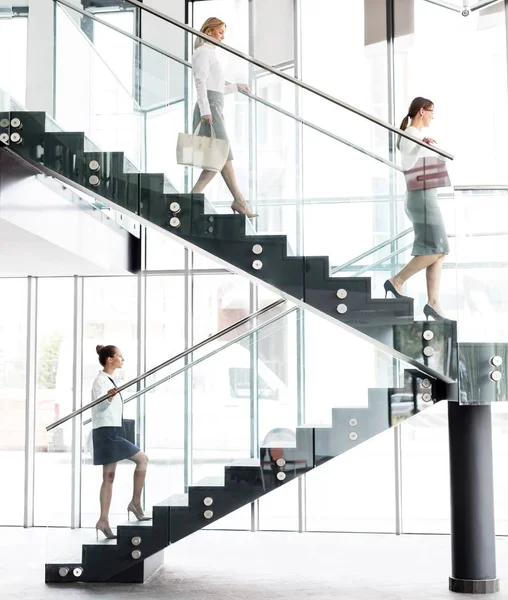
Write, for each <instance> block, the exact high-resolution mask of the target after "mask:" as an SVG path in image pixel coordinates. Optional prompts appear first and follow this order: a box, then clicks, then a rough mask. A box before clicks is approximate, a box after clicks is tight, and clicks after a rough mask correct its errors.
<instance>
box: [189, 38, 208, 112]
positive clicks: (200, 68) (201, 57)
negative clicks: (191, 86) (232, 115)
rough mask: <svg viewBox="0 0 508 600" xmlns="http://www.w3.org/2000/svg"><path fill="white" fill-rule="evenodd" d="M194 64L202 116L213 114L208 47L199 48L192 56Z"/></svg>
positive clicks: (195, 81)
mask: <svg viewBox="0 0 508 600" xmlns="http://www.w3.org/2000/svg"><path fill="white" fill-rule="evenodd" d="M192 66H193V73H194V83H195V84H196V91H197V94H198V97H197V102H198V106H199V112H200V113H201V116H202V117H203V116H204V115H211V114H212V111H211V109H210V103H209V102H208V94H207V88H206V80H207V79H208V75H209V73H210V55H209V53H208V52H207V50H206V48H203V46H201V48H199V49H198V50H196V52H194V55H193V57H192Z"/></svg>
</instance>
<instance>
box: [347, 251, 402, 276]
mask: <svg viewBox="0 0 508 600" xmlns="http://www.w3.org/2000/svg"><path fill="white" fill-rule="evenodd" d="M412 245H413V244H412V243H411V244H408V245H407V246H404V247H403V248H397V250H394V251H393V252H390V254H388V255H387V256H383V258H380V259H379V260H377V261H376V262H374V263H372V264H371V265H367V266H366V267H362V268H361V269H360V270H359V271H357V272H356V273H355V274H354V276H355V277H358V276H359V275H362V274H363V273H366V272H367V271H370V270H371V269H374V268H375V267H377V266H378V265H381V264H383V263H384V262H386V261H387V260H390V258H393V257H394V256H398V255H399V254H402V252H405V251H406V250H408V249H409V248H411V246H412Z"/></svg>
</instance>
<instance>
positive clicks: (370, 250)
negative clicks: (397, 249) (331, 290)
mask: <svg viewBox="0 0 508 600" xmlns="http://www.w3.org/2000/svg"><path fill="white" fill-rule="evenodd" d="M411 231H413V228H412V227H408V228H407V229H404V231H401V232H400V233H398V234H397V235H394V236H393V237H391V238H390V239H388V240H385V241H384V242H381V243H380V244H378V245H377V246H374V247H373V248H370V249H369V250H366V251H365V252H362V253H361V254H359V255H358V256H355V258H352V259H351V260H348V261H347V262H346V263H344V264H343V265H339V266H337V267H332V275H335V273H338V272H339V271H342V270H343V269H347V268H348V267H350V266H351V265H354V264H355V263H356V262H357V261H359V260H362V258H365V257H367V256H369V255H370V254H373V253H374V252H377V251H378V250H382V249H383V248H384V247H385V246H389V245H390V244H392V243H393V242H396V241H397V240H398V239H400V238H401V237H404V236H405V235H407V234H408V233H411Z"/></svg>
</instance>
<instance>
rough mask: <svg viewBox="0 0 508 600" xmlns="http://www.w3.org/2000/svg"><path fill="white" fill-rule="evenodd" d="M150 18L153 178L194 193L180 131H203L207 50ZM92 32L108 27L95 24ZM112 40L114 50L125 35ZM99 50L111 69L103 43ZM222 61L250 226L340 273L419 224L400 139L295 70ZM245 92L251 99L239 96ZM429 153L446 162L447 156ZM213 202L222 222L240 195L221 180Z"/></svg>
mask: <svg viewBox="0 0 508 600" xmlns="http://www.w3.org/2000/svg"><path fill="white" fill-rule="evenodd" d="M100 7H101V2H100V1H99V2H98V3H97V8H100ZM66 10H67V11H70V9H68V8H66ZM70 12H72V11H70ZM74 12H75V11H74ZM96 16H97V18H100V10H97V11H96ZM143 19H145V20H146V22H147V23H148V26H147V27H144V28H143V40H142V42H141V43H138V42H136V41H133V40H131V43H132V45H133V47H135V48H137V50H134V49H133V51H132V53H131V54H135V52H137V53H138V54H139V55H140V56H142V58H143V60H139V61H137V62H136V61H135V62H134V65H135V69H134V70H135V72H136V73H137V74H136V75H135V80H136V82H137V85H138V87H137V88H136V89H137V92H136V99H137V102H138V104H139V109H140V110H141V113H142V114H143V115H144V116H143V120H144V131H145V137H144V139H143V141H142V147H143V149H142V151H141V154H142V155H143V156H144V157H145V161H144V163H143V170H152V169H153V168H156V169H157V170H158V171H159V172H163V173H164V174H165V176H166V178H167V179H169V181H172V182H173V183H174V184H175V187H177V188H178V191H180V192H182V191H190V190H191V189H192V186H193V185H194V182H195V181H196V179H197V177H198V175H199V170H198V169H192V168H189V167H183V166H181V165H177V164H176V161H175V158H174V154H175V150H176V142H177V137H178V133H180V132H181V131H187V132H189V131H191V130H192V128H193V115H194V111H195V105H196V98H197V94H196V90H195V86H194V81H193V71H192V68H191V66H192V64H191V59H192V55H193V52H194V46H195V44H196V42H197V43H198V45H199V44H201V42H202V40H201V39H200V38H197V36H195V35H193V34H191V33H184V32H183V30H182V29H181V28H179V27H177V26H176V25H175V24H172V23H169V22H167V21H165V20H163V19H161V18H159V17H157V16H156V15H153V14H150V13H149V11H143ZM93 27H94V28H97V29H101V28H102V29H104V28H106V27H107V26H106V25H103V24H101V23H98V22H97V21H95V22H94V23H93ZM113 33H114V36H113V34H111V35H112V37H111V39H112V40H113V38H115V39H116V37H117V36H118V35H121V34H120V33H119V32H117V31H113ZM168 40H170V41H168ZM227 41H228V39H226V40H225V42H226V43H227ZM156 48H157V49H159V51H158V50H157V49H156ZM94 50H95V52H96V53H97V54H98V55H99V56H102V57H103V59H104V60H106V59H105V58H104V52H103V50H102V49H101V48H100V47H99V45H98V44H94ZM212 51H213V52H215V54H216V56H217V57H218V58H219V62H220V63H221V65H222V68H223V71H224V75H225V79H226V81H227V82H228V86H229V87H228V89H227V91H232V92H234V91H235V87H236V93H231V94H227V95H226V96H225V101H224V110H223V112H224V117H225V122H226V125H227V130H228V135H229V138H230V143H231V147H232V149H233V153H234V157H235V158H234V161H233V164H234V167H235V170H236V177H237V181H238V185H239V188H240V190H241V191H242V193H243V195H244V196H245V198H246V199H247V201H248V202H249V203H250V205H251V207H252V209H253V210H254V211H256V212H257V213H258V214H259V217H258V218H257V219H255V220H253V221H252V226H253V227H254V228H255V229H256V230H257V231H258V232H259V233H267V234H269V233H272V234H273V233H283V234H285V235H286V236H287V238H288V242H289V246H290V252H291V253H295V254H298V255H327V256H330V258H331V264H341V263H344V262H345V261H347V260H348V259H350V258H352V257H353V256H355V255H357V254H359V253H360V252H362V251H363V250H364V249H365V248H369V247H372V246H376V245H377V244H379V243H381V242H382V241H384V240H387V239H389V238H390V237H391V236H393V235H396V234H397V233H400V232H402V231H404V230H405V229H406V228H407V227H408V226H410V225H411V223H410V220H409V219H408V217H407V215H406V213H405V210H404V205H405V202H404V198H405V192H406V184H405V178H404V175H403V172H402V168H401V160H400V153H399V151H398V150H397V149H396V143H397V141H398V136H397V134H396V132H394V131H391V130H390V128H389V127H386V126H384V125H383V124H382V122H380V121H378V120H377V119H376V118H375V117H369V116H368V115H367V116H366V115H365V114H364V113H358V111H357V110H356V109H354V108H352V107H348V106H347V105H339V104H337V103H335V102H333V101H332V100H331V99H330V98H328V97H326V96H325V97H322V94H321V92H313V91H310V90H308V89H302V88H301V87H300V86H298V85H297V84H296V83H295V82H294V81H292V80H287V79H285V77H286V76H289V77H290V76H291V75H292V71H291V70H285V71H280V72H278V73H275V74H274V73H271V72H269V71H268V70H267V69H264V68H262V67H261V66H260V65H256V64H253V63H252V62H249V61H248V60H246V59H245V58H242V57H240V56H237V55H235V54H234V53H231V52H229V51H227V50H225V49H223V48H215V49H213V50H212ZM108 65H109V67H110V68H111V70H112V71H113V72H116V71H117V70H119V69H120V66H118V67H117V66H115V65H112V61H111V60H109V63H108ZM168 73H174V74H175V75H174V77H173V76H172V77H169V76H168ZM57 76H58V74H57ZM110 78H114V77H113V75H110ZM118 78H119V77H118V76H117V79H118ZM242 83H243V84H248V85H249V86H250V89H251V92H252V94H250V95H246V94H244V93H238V86H239V85H240V84H242ZM240 88H241V85H240ZM136 110H138V108H136ZM85 112H86V110H85ZM198 113H199V110H198ZM425 152H426V153H427V155H428V156H429V157H430V158H433V159H434V158H435V159H437V158H438V157H439V156H440V155H439V153H438V152H439V151H437V150H436V151H435V150H430V149H428V148H427V149H426V150H425ZM148 166H150V168H148ZM180 185H183V186H184V188H179V186H180ZM206 196H207V199H208V201H209V203H211V205H212V206H213V207H214V209H215V210H217V211H218V212H227V211H228V210H229V204H230V202H231V196H230V194H229V192H228V191H227V187H226V184H225V183H224V181H223V180H222V178H220V177H215V178H214V180H213V181H212V182H211V183H210V184H209V185H208V187H207V188H206ZM339 199H341V200H342V199H344V200H345V201H344V202H342V201H339ZM352 224H354V227H353V226H352ZM357 224H361V227H357Z"/></svg>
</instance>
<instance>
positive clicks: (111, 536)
mask: <svg viewBox="0 0 508 600" xmlns="http://www.w3.org/2000/svg"><path fill="white" fill-rule="evenodd" d="M99 531H101V532H102V533H103V534H104V537H105V538H106V539H108V540H116V538H117V536H116V535H115V534H114V533H113V532H112V531H111V527H110V526H109V524H108V523H106V525H99V523H97V524H96V525H95V539H96V540H98V539H99Z"/></svg>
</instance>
